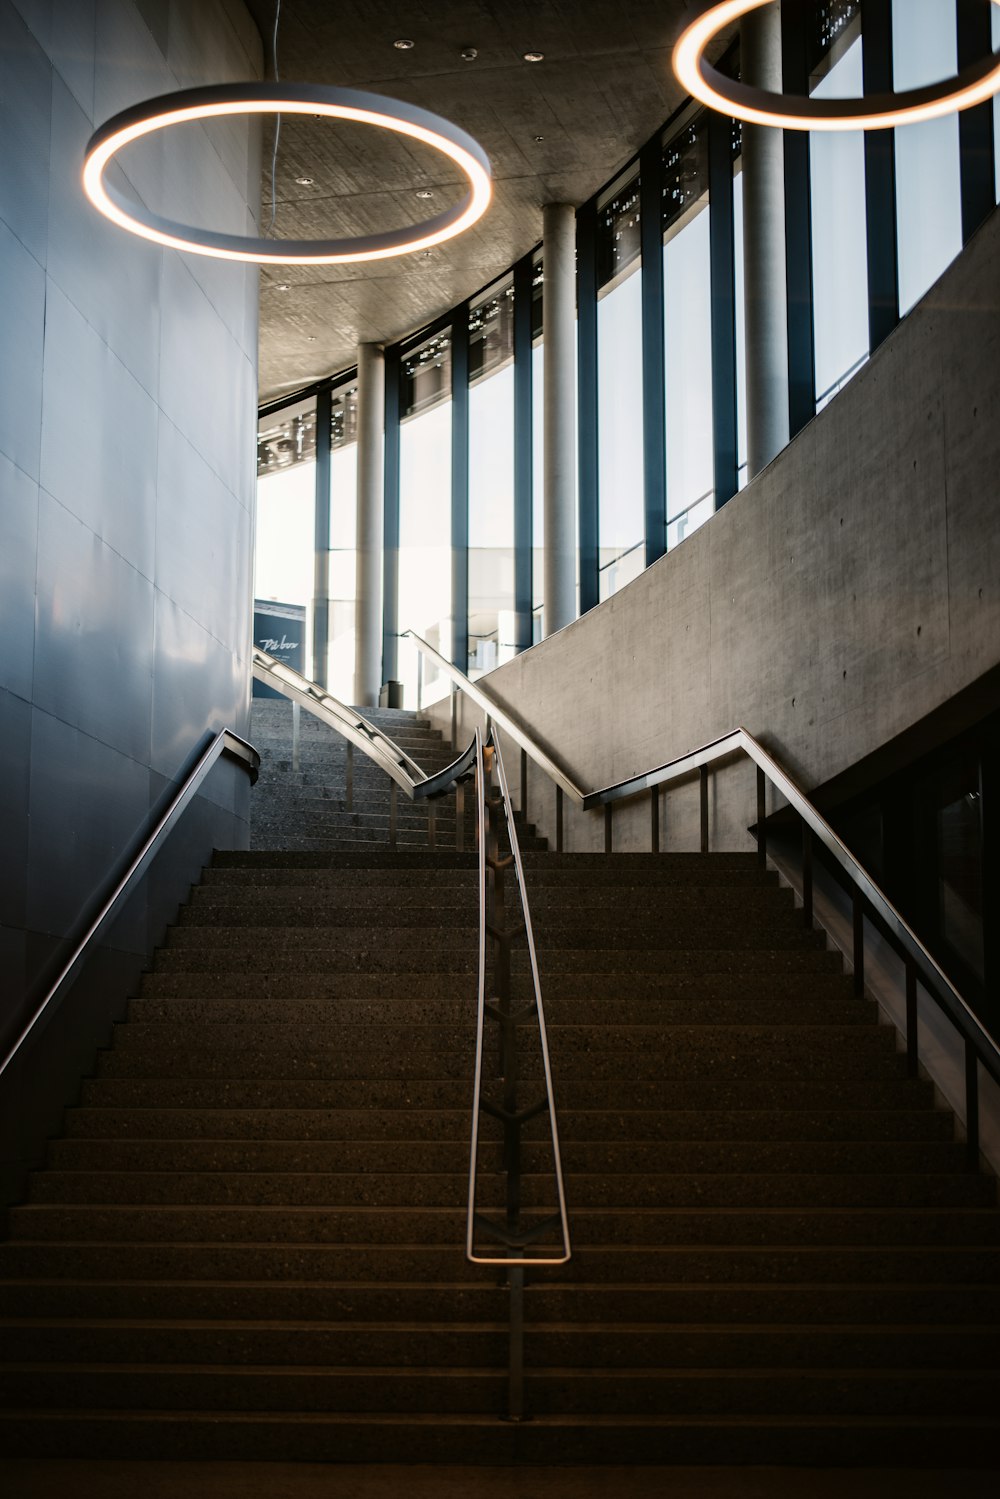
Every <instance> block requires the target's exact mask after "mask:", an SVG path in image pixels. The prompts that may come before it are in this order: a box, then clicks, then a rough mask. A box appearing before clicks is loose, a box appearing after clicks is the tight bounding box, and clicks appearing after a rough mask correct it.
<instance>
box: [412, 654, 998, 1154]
mask: <svg viewBox="0 0 1000 1499" xmlns="http://www.w3.org/2000/svg"><path fill="white" fill-rule="evenodd" d="M407 633H408V634H409V636H410V638H411V639H412V640H413V641H414V644H415V645H416V646H417V648H418V649H419V650H420V651H421V652H423V653H424V654H426V655H428V656H430V657H431V658H432V659H433V660H434V662H435V665H436V666H437V667H438V669H439V670H440V671H441V672H443V673H444V674H445V675H446V676H447V677H448V678H449V679H450V680H451V682H452V683H453V684H454V686H455V688H456V689H457V690H458V691H459V692H461V693H464V695H465V696H466V697H467V698H468V699H469V701H470V702H473V703H475V705H476V706H477V707H478V708H479V709H480V710H481V711H482V712H484V713H485V714H487V715H488V717H489V718H490V719H491V720H492V721H493V722H495V723H498V724H500V725H501V726H502V727H503V728H504V730H505V731H506V732H507V733H509V734H510V736H511V738H512V739H514V741H515V742H516V743H517V744H518V745H519V746H520V748H521V752H522V775H521V787H522V792H521V808H520V811H521V815H522V816H526V815H527V800H526V795H525V787H526V784H527V773H526V770H527V767H526V760H527V759H529V758H530V759H531V760H532V761H533V762H534V764H535V765H537V766H538V767H539V769H540V770H542V771H544V772H545V774H546V775H547V776H548V777H549V779H550V780H552V781H553V782H554V783H555V787H556V848H557V850H561V849H562V846H563V798H564V797H567V796H568V797H569V799H570V800H571V801H572V802H573V803H574V804H575V805H576V806H577V807H579V808H580V809H581V810H583V811H592V810H598V809H603V812H604V847H605V851H606V852H608V853H610V852H611V851H612V849H613V846H614V808H615V806H616V805H617V804H618V803H619V802H624V801H628V800H632V799H634V798H636V797H639V796H642V795H644V794H648V795H649V799H650V844H651V848H652V850H653V852H654V853H655V852H659V848H660V792H661V790H662V789H663V788H664V787H667V786H670V785H674V784H677V783H678V782H682V781H687V780H690V779H692V778H693V777H694V776H697V777H698V780H699V796H700V846H701V851H702V852H703V853H707V852H708V851H709V841H710V818H709V805H710V804H709V784H710V780H709V773H710V771H711V770H712V769H713V767H714V768H718V767H719V766H720V765H721V764H722V763H723V762H727V761H731V760H732V759H733V758H734V757H735V758H739V757H740V756H746V757H747V758H749V759H750V760H752V761H753V762H754V764H755V766H756V771H757V797H756V808H755V811H756V837H757V855H758V858H759V860H760V862H761V863H762V864H763V863H765V862H766V859H767V831H768V829H767V806H766V794H767V785H768V783H770V784H771V786H772V788H773V791H774V792H776V793H777V794H778V795H779V796H780V797H782V798H783V799H784V801H785V802H786V803H787V804H788V806H789V807H790V808H791V810H792V812H793V814H794V815H795V816H796V817H797V818H798V821H799V824H800V828H801V836H802V905H803V919H804V921H805V922H806V924H807V925H809V926H812V922H813V858H814V854H815V853H816V851H817V850H819V851H820V852H821V854H822V856H823V857H824V858H825V859H826V860H827V862H828V863H829V864H830V865H831V866H832V868H833V870H834V872H835V874H836V875H837V877H838V878H839V880H840V881H841V883H842V884H843V885H844V886H845V887H846V889H847V891H848V893H849V896H850V900H851V907H852V926H853V951H852V958H853V967H854V987H855V990H856V992H857V993H858V994H862V993H863V992H864V987H865V921H866V919H867V920H869V921H872V922H874V924H875V925H876V926H877V927H878V929H879V930H880V931H881V932H882V934H883V935H884V937H885V938H886V939H887V940H888V942H889V944H890V946H891V947H892V948H893V950H894V951H895V952H896V954H897V956H898V957H899V958H900V959H901V960H902V963H903V967H904V973H905V986H906V1025H905V1031H904V1036H905V1041H906V1055H907V1067H908V1071H909V1073H910V1075H911V1076H916V1075H917V1072H918V1070H919V1066H920V1038H919V1027H918V1024H917V986H918V983H919V984H922V985H923V987H924V989H925V990H926V991H927V993H928V994H929V995H930V997H931V999H932V1000H933V1002H934V1003H935V1004H936V1006H937V1007H938V1009H939V1010H940V1011H941V1013H942V1014H943V1015H944V1016H945V1017H946V1018H947V1019H948V1021H949V1022H950V1024H951V1026H952V1028H953V1029H954V1030H955V1032H956V1033H957V1035H958V1037H959V1040H960V1042H961V1044H962V1047H963V1048H964V1057H965V1114H966V1122H965V1128H966V1141H967V1152H968V1160H969V1165H970V1166H971V1167H973V1168H978V1166H979V1140H980V1120H979V1070H978V1069H979V1067H980V1066H982V1067H983V1068H984V1070H985V1071H986V1072H987V1073H988V1074H989V1076H990V1077H992V1078H993V1079H994V1081H995V1082H997V1083H1000V1046H998V1045H997V1042H996V1041H995V1040H994V1039H993V1037H992V1036H991V1035H990V1034H989V1032H988V1031H987V1030H986V1028H985V1027H984V1025H983V1024H982V1022H981V1021H980V1020H979V1018H978V1016H977V1015H976V1014H975V1012H974V1010H973V1009H972V1007H971V1006H970V1005H969V1004H968V1003H967V1002H966V1000H964V999H963V998H962V996H961V994H960V993H959V992H958V990H957V988H956V987H955V985H954V984H953V983H952V981H951V980H950V979H949V978H948V975H947V974H946V973H945V972H944V970H943V969H942V968H941V966H940V965H939V964H938V962H937V961H936V960H935V958H934V957H933V956H932V955H931V953H930V952H929V951H928V950H927V948H926V947H925V946H924V944H923V942H921V940H920V938H919V937H918V936H917V934H916V932H914V930H913V928H912V927H911V926H910V925H909V923H908V922H907V921H906V920H905V919H904V917H903V916H902V914H901V913H900V911H898V910H897V908H896V907H895V906H894V905H893V903H892V901H891V900H890V899H889V897H888V896H887V895H886V894H885V892H884V891H883V890H882V889H881V888H880V887H879V885H878V883H877V882H876V880H875V879H874V878H873V876H872V875H871V874H870V873H869V872H868V870H866V869H865V867H864V866H863V865H862V864H861V862H860V861H859V860H858V859H856V858H855V857H854V855H853V854H852V853H851V851H850V849H849V848H848V847H847V845H846V844H845V843H844V842H843V840H842V839H841V838H840V837H839V836H838V835H837V833H836V832H834V830H833V828H832V827H831V826H830V824H829V823H828V822H827V821H826V818H825V817H824V816H823V814H822V813H821V812H820V811H819V809H818V808H817V807H816V806H815V804H814V803H813V802H812V801H811V800H810V799H809V797H808V796H807V795H806V793H805V792H804V791H803V790H802V788H801V787H800V786H799V785H798V784H797V782H796V781H795V780H794V779H793V778H792V777H791V776H790V775H789V774H788V772H787V771H786V770H785V769H784V768H783V767H782V766H781V765H780V764H779V762H778V761H777V760H776V759H775V757H774V756H773V755H772V754H771V753H770V752H769V751H768V750H766V749H765V748H764V746H763V745H762V744H761V743H760V741H759V740H757V739H755V738H754V736H753V735H752V734H751V733H749V732H748V730H747V729H745V728H743V727H742V726H740V727H739V728H736V729H734V730H733V731H732V732H731V733H729V734H724V735H723V736H722V737H721V738H720V739H715V740H713V741H712V742H711V743H709V744H705V745H702V747H701V748H700V749H696V750H692V751H691V752H690V753H689V754H686V755H681V756H679V757H678V758H677V759H675V760H669V761H666V762H665V763H664V764H662V765H656V766H653V767H652V768H651V769H649V770H646V771H643V772H641V773H640V774H639V775H635V776H630V777H628V779H627V780H624V781H618V782H616V783H615V784H613V785H611V786H604V787H602V788H600V789H599V790H593V791H586V790H584V789H583V788H582V787H580V786H578V785H577V784H576V782H575V781H573V779H572V778H571V777H570V775H569V774H568V772H567V771H566V770H565V768H564V767H563V766H561V765H560V764H559V763H558V761H556V760H555V758H554V757H553V755H552V754H551V753H550V752H549V751H548V750H547V749H546V748H545V747H544V746H541V745H539V744H538V743H537V741H536V740H535V739H534V738H533V736H532V735H531V734H530V733H529V732H528V731H527V730H526V729H525V728H524V727H523V726H522V725H521V724H520V723H518V721H517V720H516V719H515V718H514V717H513V715H512V714H510V713H509V712H507V711H506V710H504V709H503V708H502V707H501V706H500V705H499V704H498V703H496V702H495V701H494V699H493V697H492V696H491V694H490V693H489V692H488V691H487V690H486V689H485V688H484V687H483V686H482V684H481V683H480V682H471V681H469V679H468V678H467V677H466V676H465V673H464V672H462V671H461V670H460V668H459V667H457V666H454V665H452V663H451V662H449V661H448V660H447V659H446V658H445V657H443V656H442V655H441V654H440V653H439V652H438V651H436V650H435V649H434V647H433V646H431V645H428V643H427V642H426V641H425V640H421V639H420V637H419V636H418V635H414V634H413V632H412V631H408V632H407Z"/></svg>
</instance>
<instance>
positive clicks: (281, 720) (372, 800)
mask: <svg viewBox="0 0 1000 1499" xmlns="http://www.w3.org/2000/svg"><path fill="white" fill-rule="evenodd" d="M361 712H363V714H364V716H365V718H366V719H367V720H368V721H369V723H373V724H375V725H376V727H378V728H380V729H381V730H382V731H383V732H384V733H386V734H388V735H389V736H390V738H392V739H393V740H395V742H396V743H397V744H398V745H399V747H400V748H401V749H403V750H405V751H406V753H407V754H408V755H409V756H410V758H411V759H412V760H415V761H416V763H417V764H418V765H419V766H420V767H421V769H422V770H425V771H427V772H428V774H431V773H433V772H434V771H436V770H443V769H444V767H445V766H446V765H450V764H451V762H452V760H453V759H454V758H455V755H454V752H453V750H452V749H451V747H450V745H447V744H445V743H444V741H443V739H442V737H441V734H440V732H439V731H438V730H437V729H432V728H431V726H430V721H429V720H428V719H426V718H421V717H419V715H418V714H416V713H411V712H408V711H406V710H405V709H402V708H364V709H362V710H361ZM251 737H252V739H253V743H254V746H255V747H256V748H257V749H258V750H259V751H260V756H261V767H260V780H259V781H258V783H257V790H256V795H255V799H254V819H253V825H252V829H251V840H250V846H251V848H254V849H258V848H267V849H274V848H280V849H284V850H286V851H289V850H296V851H305V850H318V851H320V852H328V851H330V850H331V849H340V850H343V851H345V852H347V851H358V852H362V851H370V850H372V849H378V848H383V849H384V848H386V847H387V846H388V842H389V789H390V782H389V778H388V776H387V775H386V774H385V772H384V771H382V770H379V769H378V767H377V766H376V765H374V764H373V763H372V761H370V760H369V759H367V758H366V756H365V755H363V754H362V753H361V752H360V751H357V750H356V751H355V752H354V769H353V790H352V795H351V797H350V805H348V796H347V786H346V779H347V777H346V770H347V747H346V743H345V741H344V740H343V739H341V738H340V736H339V735H338V734H337V733H335V732H333V731H332V730H330V729H328V728H327V727H326V726H325V725H324V724H322V723H320V722H319V720H318V719H316V718H314V717H313V716H312V714H310V713H307V712H306V711H305V710H302V712H301V713H300V715H299V744H298V754H297V761H298V763H297V765H295V764H294V762H293V729H292V705H291V703H289V702H288V701H286V700H285V699H283V698H282V699H276V698H259V699H255V700H254V705H253V732H252V735H251ZM463 747H464V746H463ZM428 814H429V807H428V803H427V802H413V801H411V800H410V799H409V797H408V796H406V794H405V793H404V792H402V791H400V792H399V793H398V803H397V834H396V846H397V848H399V849H414V850H420V851H425V850H426V849H427V847H428V836H427V823H428ZM433 815H434V836H435V846H436V848H439V849H454V848H455V846H456V826H455V798H454V796H449V797H442V798H440V799H439V800H437V801H436V802H435V803H434V806H433ZM518 830H519V836H520V839H521V843H522V846H523V847H524V848H526V849H543V848H545V847H546V844H545V841H544V840H543V839H538V838H536V837H535V829H534V827H529V826H525V825H524V824H523V823H522V822H519V823H518ZM464 832H465V839H464V843H465V847H466V848H471V847H473V846H474V842H475V822H474V819H473V808H472V798H471V796H468V797H466V808H465V829H464Z"/></svg>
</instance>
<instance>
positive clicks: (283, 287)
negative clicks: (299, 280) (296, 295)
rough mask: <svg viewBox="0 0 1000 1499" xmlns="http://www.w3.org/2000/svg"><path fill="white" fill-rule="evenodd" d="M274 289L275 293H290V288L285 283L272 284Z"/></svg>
mask: <svg viewBox="0 0 1000 1499" xmlns="http://www.w3.org/2000/svg"><path fill="white" fill-rule="evenodd" d="M274 289H275V291H291V289H292V288H291V287H290V286H289V284H288V282H287V281H276V282H275V283H274Z"/></svg>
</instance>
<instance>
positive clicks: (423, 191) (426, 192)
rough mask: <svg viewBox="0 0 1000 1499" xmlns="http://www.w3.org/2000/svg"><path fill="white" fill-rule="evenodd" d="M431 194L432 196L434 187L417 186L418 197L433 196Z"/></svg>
mask: <svg viewBox="0 0 1000 1499" xmlns="http://www.w3.org/2000/svg"><path fill="white" fill-rule="evenodd" d="M433 196H434V189H433V188H430V187H418V188H417V197H418V198H433Z"/></svg>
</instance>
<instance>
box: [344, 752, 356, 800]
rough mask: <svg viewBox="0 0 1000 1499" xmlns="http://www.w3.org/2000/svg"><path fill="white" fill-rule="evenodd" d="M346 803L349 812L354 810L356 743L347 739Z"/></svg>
mask: <svg viewBox="0 0 1000 1499" xmlns="http://www.w3.org/2000/svg"><path fill="white" fill-rule="evenodd" d="M345 790H346V794H345V797H344V805H345V807H346V808H347V810H348V812H353V811H354V745H353V744H352V743H351V741H350V740H349V739H348V741H347V784H346V788H345Z"/></svg>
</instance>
